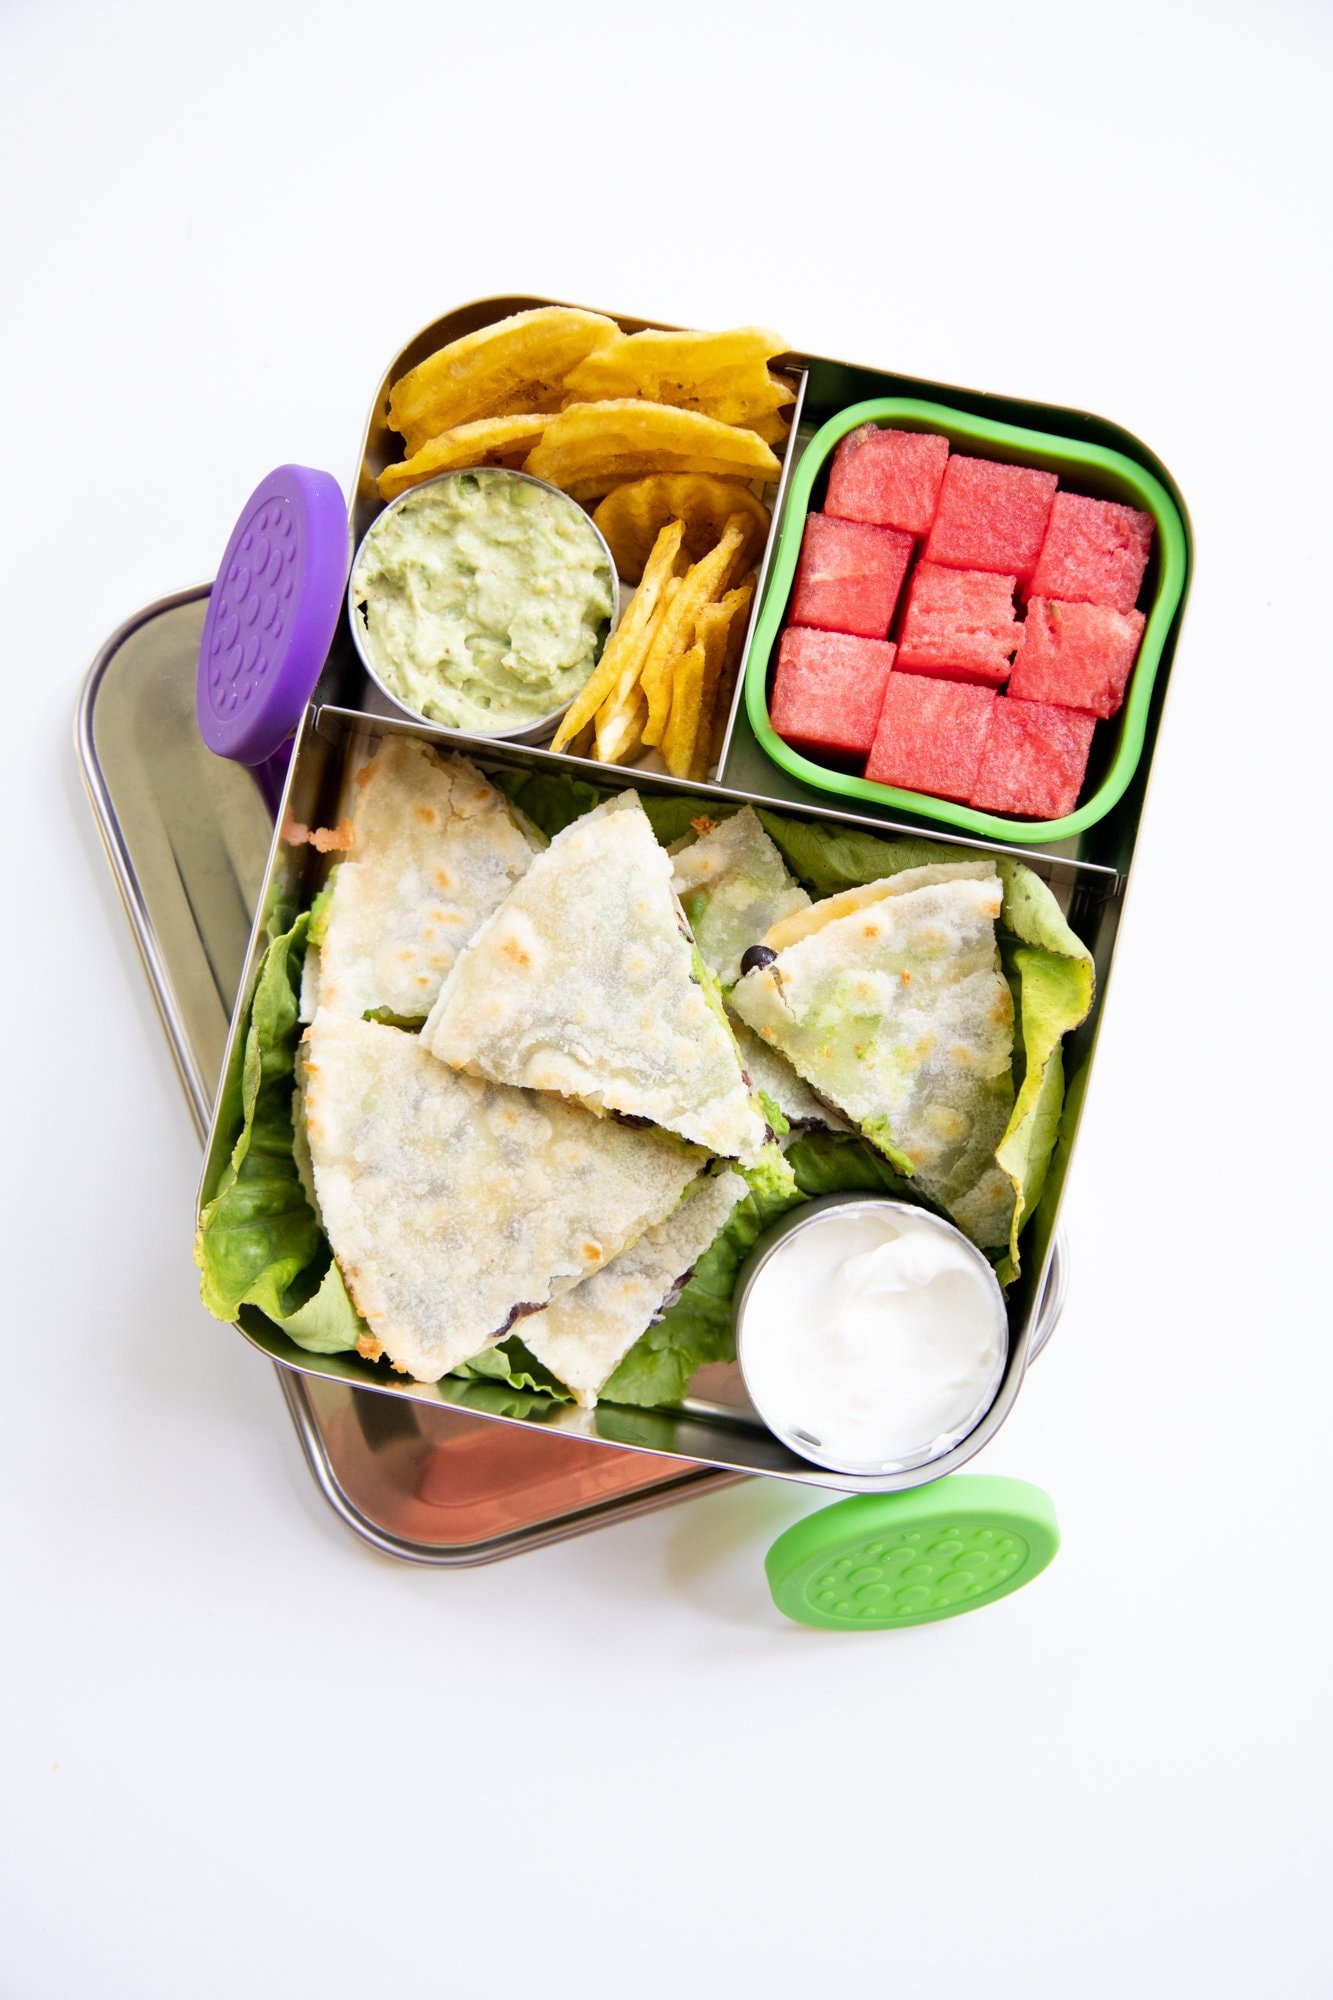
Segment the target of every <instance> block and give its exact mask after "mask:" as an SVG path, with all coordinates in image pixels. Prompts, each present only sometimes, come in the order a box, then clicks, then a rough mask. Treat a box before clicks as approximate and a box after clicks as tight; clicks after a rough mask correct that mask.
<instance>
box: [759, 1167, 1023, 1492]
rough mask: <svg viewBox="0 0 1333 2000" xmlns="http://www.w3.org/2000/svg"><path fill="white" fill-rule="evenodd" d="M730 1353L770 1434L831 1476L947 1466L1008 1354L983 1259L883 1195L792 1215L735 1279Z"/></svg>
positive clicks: (958, 1236) (826, 1201)
mask: <svg viewBox="0 0 1333 2000" xmlns="http://www.w3.org/2000/svg"><path fill="white" fill-rule="evenodd" d="M733 1313H734V1317H735V1326H736V1352H737V1357H738V1359H739V1361H740V1366H741V1373H742V1375H743V1377H744V1380H745V1386H746V1389H747V1391H748V1392H749V1396H750V1400H751V1402H752V1403H753V1404H754V1406H755V1408H756V1410H757V1411H758V1412H759V1415H760V1416H761V1417H762V1418H763V1420H764V1422H765V1423H766V1424H767V1425H768V1427H769V1429H770V1430H771V1431H772V1432H773V1433H774V1434H775V1436H777V1437H779V1438H781V1440H782V1442H783V1443H784V1444H786V1445H787V1446H789V1448H790V1449H791V1450H792V1451H794V1452H797V1453H798V1454H799V1455H800V1456H801V1457H802V1458H806V1459H809V1460H811V1461H812V1463H814V1464H815V1465H822V1466H824V1467H826V1468H827V1469H828V1470H829V1471H832V1472H850V1473H864V1474H872V1473H887V1472H906V1471H909V1470H911V1469H912V1468H913V1467H916V1466H920V1465H927V1464H929V1463H930V1461H931V1460H932V1459H936V1458H942V1457H943V1456H944V1454H945V1453H946V1452H948V1451H951V1450H952V1449H953V1447H954V1446H955V1445H956V1444H958V1443H960V1442H961V1441H962V1439H963V1438H965V1437H966V1436H967V1435H968V1433H969V1432H970V1431H973V1430H975V1429H976V1427H977V1425H978V1424H979V1423H980V1422H981V1419H982V1418H983V1417H984V1416H985V1414H986V1412H987V1410H988V1409H989V1408H990V1406H991V1404H992V1403H993V1402H994V1401H995V1397H996V1394H997V1393H998V1391H999V1387H1000V1383H1001V1380H1002V1379H1003V1376H1004V1364H1005V1358H1006V1355H1007V1352H1008V1340H1009V1331H1008V1318H1007V1315H1006V1312H1005V1305H1004V1295H1003V1293H1002V1292H1001V1290H1000V1286H999V1281H998V1279H997V1278H996V1276H995V1273H994V1271H993V1270H992V1269H991V1266H990V1263H989V1262H988V1260H987V1259H986V1257H985V1256H984V1255H983V1253H982V1252H981V1251H980V1250H978V1249H977V1247H976V1245H975V1244H974V1243H971V1242H969V1240H968V1238H967V1237H966V1236H964V1235H963V1233H962V1231H961V1230H959V1229H955V1227H954V1226H953V1224H952V1223H951V1222H945V1221H944V1220H943V1219H942V1218H941V1217H939V1216H937V1215H933V1214H932V1213H931V1212H930V1210H929V1209H924V1208H918V1207H916V1206H915V1205H914V1204H913V1203H911V1202H905V1201H895V1200H893V1199H892V1198H891V1197H889V1196H876V1195H850V1196H849V1195H827V1196H825V1197H824V1198H823V1199H822V1200H819V1201H812V1202H809V1203H808V1204H806V1205H805V1206H803V1207H801V1208H799V1209H795V1210H793V1211H792V1212H791V1213H790V1214H789V1215H788V1216H786V1217H784V1218H783V1220H782V1221H781V1222H779V1223H778V1224H777V1226H776V1228H775V1229H773V1230H772V1231H770V1232H769V1234H768V1235H767V1236H766V1237H764V1238H763V1239H762V1241H761V1242H760V1243H759V1244H758V1245H757V1246H756V1248H755V1250H754V1251H753V1252H752V1253H751V1256H750V1258H749V1260H748V1261H747V1263H746V1265H745V1267H744V1269H743V1270H742V1272H741V1275H740V1282H739V1284H738V1285H737V1288H736V1294H735V1303H734V1306H733Z"/></svg>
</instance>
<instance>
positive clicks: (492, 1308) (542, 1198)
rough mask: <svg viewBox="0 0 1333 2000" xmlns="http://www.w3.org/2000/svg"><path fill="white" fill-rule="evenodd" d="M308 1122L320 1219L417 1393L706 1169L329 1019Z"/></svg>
mask: <svg viewBox="0 0 1333 2000" xmlns="http://www.w3.org/2000/svg"><path fill="white" fill-rule="evenodd" d="M303 1096H304V1112H305V1129H306V1139H307V1142H308V1145H309V1152H310V1165H311V1170H312V1173H313V1176H314V1184H315V1192H316V1195H317V1197H318V1201H319V1213H320V1217H321V1219H322V1221H323V1224H324V1228H325V1231H326V1233H327V1235H328V1239H329V1243H330V1245H331V1246H332V1249H333V1254H334V1256H335V1257H336V1258H337V1260H338V1265H339V1267H340V1269H341V1271H342V1275H343V1278H344V1281H345V1283H346V1286H347V1290H348V1292H349V1293H350V1295H351V1297H352V1299H353V1301H354V1303H355V1305H356V1307H357V1309H358V1311H359V1312H360V1313H361V1316H362V1318H363V1319H364V1320H365V1322H366V1324H367V1326H368V1328H369V1329H370V1338H369V1340H368V1341H364V1342H362V1343H361V1344H360V1345H361V1351H362V1352H363V1353H365V1354H367V1356H368V1358H370V1359H372V1360H375V1359H378V1357H379V1356H380V1355H381V1354H383V1355H387V1357H388V1359H389V1360H390V1361H391V1362H392V1363H393V1365H394V1367H395V1368H397V1369H399V1370H401V1371H403V1372H405V1373H407V1374H410V1375H413V1376H415V1377H416V1379H417V1381H419V1382H435V1381H438V1380H439V1378H440V1376H441V1375H444V1374H447V1373H448V1371H449V1370H450V1369H451V1368H456V1367H457V1366H458V1364H459V1363H460V1362H461V1361H466V1360H468V1359H470V1358H471V1357H472V1356H473V1355H475V1354H478V1353H480V1352H481V1351H482V1349H483V1348H486V1347H489V1346H492V1345H493V1344H494V1343H495V1341H497V1340H499V1339H500V1338H502V1336H503V1335H504V1334H506V1333H507V1332H508V1331H509V1329H510V1327H511V1326H513V1324H514V1323H515V1321H516V1320H521V1319H522V1318H523V1316H524V1315H525V1314H529V1313H533V1312H536V1311H538V1310H539V1309H540V1308H541V1307H542V1306H545V1305H549V1303H550V1301H551V1300H552V1299H553V1298H555V1297H557V1296H558V1295H559V1294H560V1293H561V1292H565V1291H568V1290H569V1289H570V1287H571V1286H574V1285H577V1284H578V1283H579V1282H580V1280H581V1279H584V1278H587V1277H589V1276H590V1275H591V1274H592V1273H593V1272H595V1271H599V1270H600V1269H601V1268H602V1266H603V1265H605V1264H608V1263H609V1262H610V1261H611V1259H612V1258H613V1257H617V1256H619V1254H620V1252H621V1251H622V1250H624V1249H626V1248H628V1246H629V1245H630V1244H631V1243H633V1242H635V1241H636V1239H637V1238H638V1237H639V1236H640V1235H641V1234H642V1233H643V1231H644V1230H645V1229H650V1228H652V1227H653V1225H654V1224H655V1223H659V1222H663V1221H665V1219H666V1217H667V1216H668V1215H670V1214H671V1212H672V1210H673V1209H674V1208H675V1206H676V1203H677V1202H678V1201H679V1199H680V1197H681V1194H682V1193H683V1192H684V1190H685V1188H686V1187H688V1185H689V1183H690V1182H691V1181H692V1180H693V1179H694V1177H695V1175H696V1174H698V1173H699V1171H700V1170H701V1168H702V1166H703V1164H704V1155H703V1154H702V1153H700V1152H698V1151H697V1150H696V1149H694V1148H693V1147H690V1146H683V1145H681V1144H680V1142H679V1141H678V1140H676V1139H673V1138H670V1137H668V1136H667V1135H665V1134H663V1133H661V1132H653V1131H649V1130H639V1129H636V1128H631V1127H628V1126H625V1125H619V1124H617V1123H615V1122H614V1121H613V1120H611V1119H600V1118H594V1117H593V1116H592V1115H591V1113H590V1112H587V1111H584V1110H583V1109H582V1108H581V1107H580V1106H578V1105H576V1104H567V1103H565V1102H564V1100H563V1099H562V1098H559V1097H537V1096H534V1095H533V1094H532V1093H531V1092H528V1091H520V1090H510V1089H507V1088H505V1087H503V1086H501V1085H498V1084H492V1083H484V1082H481V1081H479V1080H478V1079H477V1078H475V1077H469V1076H459V1075H458V1074H457V1073H456V1072H455V1071H453V1070H450V1069H448V1068H446V1067H445V1065H444V1064H443V1063H440V1062H437V1061H436V1060H435V1058H434V1056H432V1055H430V1054H429V1053H428V1051H427V1050H426V1049H424V1048H423V1047H422V1045H421V1040H420V1037H419V1036H417V1035H412V1034H406V1033H404V1032H403V1031H402V1030H401V1029H399V1028H390V1027H384V1026H382V1025H381V1024H380V1023H379V1022H377V1021H357V1020H352V1019H351V1018H349V1017H348V1016H346V1015H338V1014H333V1013H331V1012H329V1010H328V1009H327V1008H321V1009H320V1011H319V1013H318V1014H317V1015H316V1016H315V1019H314V1021H313V1022H312V1024H311V1026H310V1028H309V1030H308V1031H307V1035H306V1042H305V1059H304V1092H303Z"/></svg>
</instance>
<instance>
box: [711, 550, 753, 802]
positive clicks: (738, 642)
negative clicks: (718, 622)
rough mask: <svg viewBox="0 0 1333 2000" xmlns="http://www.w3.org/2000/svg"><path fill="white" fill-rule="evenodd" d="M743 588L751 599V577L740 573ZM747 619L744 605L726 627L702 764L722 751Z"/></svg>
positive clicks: (715, 760)
mask: <svg viewBox="0 0 1333 2000" xmlns="http://www.w3.org/2000/svg"><path fill="white" fill-rule="evenodd" d="M736 588H737V589H738V590H742V591H746V592H748V594H749V597H750V598H751V599H753V596H754V590H755V579H754V577H753V576H746V577H742V578H741V580H740V582H739V584H738V585H737V586H736ZM748 622H749V618H748V607H747V611H746V615H745V616H744V617H735V618H733V619H732V621H731V623H730V624H729V625H728V627H727V642H726V645H725V646H724V647H723V649H722V670H721V672H720V673H719V675H718V681H717V688H716V690H715V693H714V696H713V718H712V727H711V736H710V739H709V744H708V752H707V756H706V757H705V760H704V761H705V764H716V762H717V760H718V758H719V757H720V756H721V754H722V738H723V735H724V734H725V732H726V726H727V716H728V715H729V714H730V712H731V702H732V697H733V695H734V694H735V692H736V680H737V676H738V675H739V673H740V667H741V655H742V653H743V652H744V650H745V631H746V626H747V624H748Z"/></svg>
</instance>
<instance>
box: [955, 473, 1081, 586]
mask: <svg viewBox="0 0 1333 2000" xmlns="http://www.w3.org/2000/svg"><path fill="white" fill-rule="evenodd" d="M1056 484H1057V481H1056V476H1055V474H1054V473H1053V472H1038V471H1036V470H1035V469H1034V468H1033V467H1031V466H1027V465H996V464H995V463H994V462H993V461H992V460H991V459H988V458H960V457H957V456H955V457H953V458H951V459H950V460H949V462H948V464H947V465H946V466H945V468H944V480H943V483H942V485H941V487H940V504H939V506H938V507H937V509H936V511H935V521H934V525H933V526H932V528H931V531H930V539H929V540H928V541H927V543H926V547H925V555H926V560H927V561H928V562H938V563H948V564H949V565H950V566H951V567H952V568H954V569H995V570H999V571H1000V573H1001V574H1002V575H1004V576H1016V577H1018V578H1019V579H1020V581H1022V580H1023V579H1024V578H1026V577H1029V576H1031V574H1032V568H1033V565H1034V563H1035V562H1036V560H1037V556H1038V553H1039V552H1040V549H1041V544H1042V537H1043V536H1044V535H1045V533H1046V523H1047V520H1048V519H1049V517H1050V512H1051V501H1052V500H1053V499H1054V497H1055V488H1056Z"/></svg>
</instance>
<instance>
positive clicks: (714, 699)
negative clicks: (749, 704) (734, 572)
mask: <svg viewBox="0 0 1333 2000" xmlns="http://www.w3.org/2000/svg"><path fill="white" fill-rule="evenodd" d="M754 590H755V578H754V573H753V571H751V573H750V575H749V576H746V577H742V578H741V581H740V582H739V583H738V584H737V585H736V587H735V589H734V590H729V591H728V592H727V594H726V596H725V597H723V598H721V599H720V600H719V601H718V602H717V603H716V604H706V605H705V606H704V608H703V610H702V611H701V612H700V613H699V616H698V618H697V619H696V620H695V626H694V629H695V632H696V634H697V635H698V639H699V643H700V645H701V646H702V647H703V649H704V677H703V690H702V693H701V695H700V698H699V707H700V716H699V731H698V735H697V736H696V738H695V744H694V757H693V760H692V763H691V767H690V776H691V777H692V778H695V779H701V778H706V777H707V776H708V771H709V766H710V764H711V763H712V762H713V761H715V759H716V756H717V751H716V750H715V749H714V747H713V742H714V735H715V734H716V735H717V737H718V739H719V743H718V747H719V748H720V738H721V727H720V726H719V724H720V722H721V721H724V720H725V714H726V707H727V706H729V703H730V693H731V690H730V688H727V689H726V701H725V702H724V699H723V684H724V678H725V673H726V667H727V661H728V658H729V656H731V655H733V654H734V656H735V657H736V658H737V659H739V657H740V650H741V645H742V643H743V641H744V637H745V626H746V621H747V619H748V618H749V615H750V606H751V605H752V604H753V602H754ZM733 684H734V683H733Z"/></svg>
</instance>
